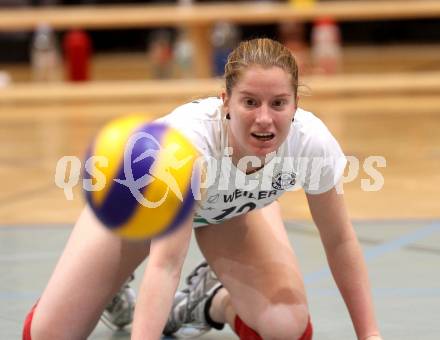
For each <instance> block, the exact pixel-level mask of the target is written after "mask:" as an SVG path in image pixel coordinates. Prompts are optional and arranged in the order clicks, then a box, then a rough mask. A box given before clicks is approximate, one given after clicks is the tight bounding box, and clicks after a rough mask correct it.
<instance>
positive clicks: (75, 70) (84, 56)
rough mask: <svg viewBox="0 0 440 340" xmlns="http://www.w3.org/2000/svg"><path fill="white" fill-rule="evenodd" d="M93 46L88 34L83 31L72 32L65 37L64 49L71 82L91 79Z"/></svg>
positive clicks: (68, 76)
mask: <svg viewBox="0 0 440 340" xmlns="http://www.w3.org/2000/svg"><path fill="white" fill-rule="evenodd" d="M91 45H92V44H91V41H90V38H89V36H88V34H87V33H86V32H84V31H82V30H72V31H69V32H68V33H67V34H66V35H65V36H64V41H63V48H64V55H65V59H66V71H67V78H68V79H69V80H71V81H85V80H88V79H89V72H90V55H91V52H92V51H91V50H92V46H91Z"/></svg>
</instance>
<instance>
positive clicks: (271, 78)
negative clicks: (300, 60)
mask: <svg viewBox="0 0 440 340" xmlns="http://www.w3.org/2000/svg"><path fill="white" fill-rule="evenodd" d="M232 92H233V93H234V92H236V93H241V92H249V93H255V94H272V95H277V94H281V93H288V94H291V93H293V92H294V89H293V86H292V77H291V75H290V74H289V73H287V72H286V71H285V70H283V69H282V68H280V67H278V66H270V67H262V66H259V65H252V66H249V67H248V68H246V69H245V70H244V71H243V72H242V73H241V75H240V78H239V79H238V82H237V83H236V85H235V87H234V88H233V91H232Z"/></svg>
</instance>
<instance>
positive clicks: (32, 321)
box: [23, 312, 74, 340]
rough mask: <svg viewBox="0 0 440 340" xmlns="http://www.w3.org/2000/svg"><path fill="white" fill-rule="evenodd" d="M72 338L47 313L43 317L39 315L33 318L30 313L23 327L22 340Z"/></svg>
mask: <svg viewBox="0 0 440 340" xmlns="http://www.w3.org/2000/svg"><path fill="white" fill-rule="evenodd" d="M55 314H56V313H54V315H55ZM67 334H68V335H67ZM73 336H74V335H73V334H70V332H66V330H65V329H63V327H62V326H61V323H60V322H59V320H55V317H54V318H51V315H50V314H47V313H46V314H45V315H44V317H42V316H40V315H39V316H37V317H34V313H33V312H30V313H29V314H28V316H27V317H26V321H25V324H24V327H23V340H40V339H41V340H42V339H44V340H52V339H54V340H55V339H69V338H72V339H73Z"/></svg>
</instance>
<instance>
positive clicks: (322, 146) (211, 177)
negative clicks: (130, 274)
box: [158, 97, 346, 227]
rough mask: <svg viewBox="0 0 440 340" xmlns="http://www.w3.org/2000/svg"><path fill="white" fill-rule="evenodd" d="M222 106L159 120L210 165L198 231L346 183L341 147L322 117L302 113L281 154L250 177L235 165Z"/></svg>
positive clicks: (211, 102) (191, 108)
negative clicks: (286, 196) (289, 194)
mask: <svg viewBox="0 0 440 340" xmlns="http://www.w3.org/2000/svg"><path fill="white" fill-rule="evenodd" d="M222 105H223V102H222V100H221V99H219V98H214V97H213V98H207V99H201V100H197V101H193V102H191V103H188V104H185V105H182V106H180V107H178V108H177V109H175V110H174V111H173V112H171V113H170V114H168V115H166V116H164V117H162V118H160V119H158V121H159V122H163V123H166V124H168V125H170V126H172V127H174V128H176V129H178V130H179V131H180V132H181V133H183V134H184V135H185V136H186V137H187V138H189V139H190V140H191V141H192V142H193V144H194V145H195V146H196V148H197V149H198V150H199V152H200V153H201V154H202V156H203V159H204V160H205V161H206V164H207V165H208V166H207V176H206V178H205V180H204V181H202V184H201V187H202V188H204V189H205V190H204V192H203V195H202V196H201V199H200V200H198V204H197V207H196V212H195V218H194V227H199V226H204V225H208V224H216V223H221V222H222V221H224V220H225V219H229V218H232V217H234V216H238V215H240V214H243V213H246V212H248V211H251V210H253V209H258V208H262V207H264V206H266V205H268V204H270V203H272V202H273V201H274V200H276V199H277V198H278V197H280V196H281V195H282V194H283V193H284V192H285V191H291V190H295V189H298V188H303V189H304V190H305V192H307V193H309V194H319V193H323V192H326V191H328V190H330V189H331V188H333V187H334V186H335V185H336V183H337V182H338V181H339V180H340V178H341V176H342V174H343V172H344V168H345V165H346V158H345V156H344V154H343V153H342V150H341V148H340V146H339V144H338V142H337V141H336V140H335V138H334V137H333V136H332V134H331V133H330V131H329V130H328V129H327V128H326V126H325V125H324V124H323V122H322V121H321V120H320V119H319V118H317V117H316V116H315V115H313V114H312V113H311V112H307V111H304V110H302V109H299V108H298V109H297V111H296V113H295V119H294V121H293V122H292V123H291V127H290V131H289V134H288V136H287V138H286V140H285V141H284V142H283V144H282V145H281V146H280V147H279V148H278V150H277V151H276V153H272V154H271V155H268V158H267V161H266V163H265V165H264V167H262V168H261V169H260V170H258V171H256V172H254V173H252V174H245V173H244V172H242V171H241V170H240V169H238V168H237V167H236V166H235V165H234V164H233V163H232V161H231V157H230V153H231V152H233V150H230V148H228V147H227V146H228V129H227V124H228V122H229V121H228V120H227V119H225V117H224V115H223V114H222ZM241 161H243V162H244V164H246V163H250V162H252V161H255V162H257V163H253V166H254V167H258V166H259V165H260V166H261V165H262V164H258V159H254V160H253V159H252V157H249V158H247V157H245V158H244V159H242V160H241ZM241 161H240V162H241ZM239 168H240V167H239ZM241 168H243V167H241ZM196 198H197V195H196Z"/></svg>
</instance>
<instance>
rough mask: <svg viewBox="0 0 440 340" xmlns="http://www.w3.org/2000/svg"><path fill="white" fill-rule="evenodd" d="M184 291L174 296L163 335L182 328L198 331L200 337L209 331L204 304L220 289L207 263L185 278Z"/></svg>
mask: <svg viewBox="0 0 440 340" xmlns="http://www.w3.org/2000/svg"><path fill="white" fill-rule="evenodd" d="M186 285H187V286H186V287H185V289H183V290H181V291H179V292H177V293H176V295H175V296H174V303H173V307H172V309H171V313H170V316H169V317H168V321H167V323H166V325H165V329H164V330H163V334H164V335H172V334H174V333H176V332H177V331H178V330H179V329H180V328H182V326H184V327H188V328H193V329H196V330H198V332H199V334H197V335H201V334H203V333H205V332H207V331H209V330H210V329H211V326H210V325H209V324H208V323H207V321H206V317H205V304H206V302H207V301H208V300H209V299H210V298H211V297H212V296H213V295H214V294H215V293H216V292H217V290H218V289H220V288H221V287H222V284H221V283H220V281H219V280H218V279H217V277H216V276H215V274H214V272H213V271H212V270H211V268H210V267H209V265H208V263H206V262H202V263H201V264H199V265H198V266H197V267H196V268H195V269H194V270H193V271H192V272H191V273H190V274H189V275H188V277H187V278H186Z"/></svg>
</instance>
